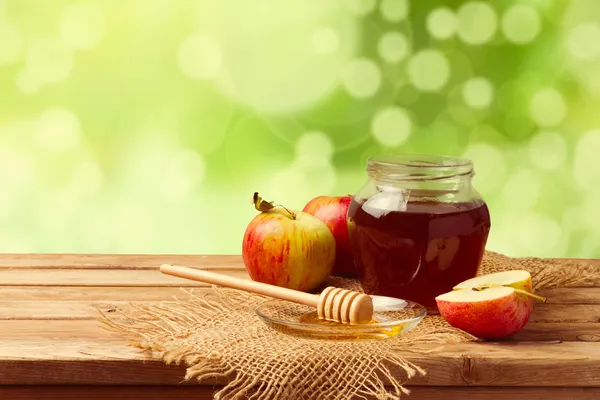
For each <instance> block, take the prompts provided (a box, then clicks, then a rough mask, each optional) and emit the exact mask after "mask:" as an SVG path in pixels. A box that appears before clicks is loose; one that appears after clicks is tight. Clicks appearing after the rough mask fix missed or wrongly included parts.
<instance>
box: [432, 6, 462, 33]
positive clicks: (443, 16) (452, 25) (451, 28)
mask: <svg viewBox="0 0 600 400" xmlns="http://www.w3.org/2000/svg"><path fill="white" fill-rule="evenodd" d="M457 25H458V21H457V19H456V14H454V12H452V10H450V9H449V8H447V7H440V8H436V9H435V10H433V11H431V12H430V13H429V15H428V16H427V30H428V31H429V34H430V35H431V36H432V37H433V38H435V39H440V40H443V39H449V38H451V37H452V36H454V34H455V33H456V28H457Z"/></svg>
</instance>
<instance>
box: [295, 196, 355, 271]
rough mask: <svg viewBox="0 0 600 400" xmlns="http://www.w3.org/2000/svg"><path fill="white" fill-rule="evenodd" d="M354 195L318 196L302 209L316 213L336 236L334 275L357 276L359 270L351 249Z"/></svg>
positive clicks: (309, 212) (312, 213)
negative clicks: (350, 216) (349, 222)
mask: <svg viewBox="0 0 600 400" xmlns="http://www.w3.org/2000/svg"><path fill="white" fill-rule="evenodd" d="M351 201H352V196H317V197H315V198H314V199H312V200H310V201H309V202H308V203H307V204H306V205H305V206H304V208H303V209H302V211H303V212H306V213H308V214H311V215H314V216H315V217H317V218H319V219H320V220H321V221H323V222H325V224H326V225H327V226H328V227H329V230H330V231H331V233H332V234H333V237H334V238H335V244H336V253H335V263H334V264H333V270H332V271H331V274H332V275H337V276H345V277H351V278H356V277H358V271H357V270H356V266H355V265H354V258H353V256H352V251H351V250H350V236H349V232H348V230H349V226H348V209H349V208H350V202H351Z"/></svg>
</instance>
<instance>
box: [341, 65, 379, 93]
mask: <svg viewBox="0 0 600 400" xmlns="http://www.w3.org/2000/svg"><path fill="white" fill-rule="evenodd" d="M342 83H343V85H344V87H345V88H346V90H347V91H348V93H349V94H350V95H351V96H352V97H355V98H357V99H363V98H367V97H371V96H373V95H374V94H375V93H377V90H379V87H380V86H381V71H380V70H379V67H378V66H377V64H376V63H375V62H373V61H371V60H368V59H358V60H354V61H351V62H350V63H349V64H348V65H347V66H346V69H345V71H344V74H343V75H342Z"/></svg>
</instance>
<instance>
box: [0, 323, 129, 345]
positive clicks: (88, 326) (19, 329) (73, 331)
mask: <svg viewBox="0 0 600 400" xmlns="http://www.w3.org/2000/svg"><path fill="white" fill-rule="evenodd" d="M82 338H83V339H94V338H97V339H98V340H111V338H112V339H118V341H120V342H123V341H124V340H126V339H125V338H124V337H123V336H122V335H121V334H119V333H116V332H112V331H108V330H106V329H104V328H103V325H102V324H101V322H100V321H94V320H72V321H68V320H59V321H55V320H39V321H28V320H14V321H0V340H18V339H22V340H26V339H35V340H50V341H53V340H59V339H64V340H72V339H82Z"/></svg>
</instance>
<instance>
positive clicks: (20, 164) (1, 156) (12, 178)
mask: <svg viewBox="0 0 600 400" xmlns="http://www.w3.org/2000/svg"><path fill="white" fill-rule="evenodd" d="M34 180H35V169H34V166H33V163H32V162H31V160H30V159H29V158H27V157H25V156H24V155H22V154H21V153H18V152H17V151H16V150H14V149H11V148H10V147H0V187H1V188H3V190H4V192H6V191H10V192H11V193H12V192H13V191H15V190H17V189H29V188H31V187H33V186H34Z"/></svg>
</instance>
